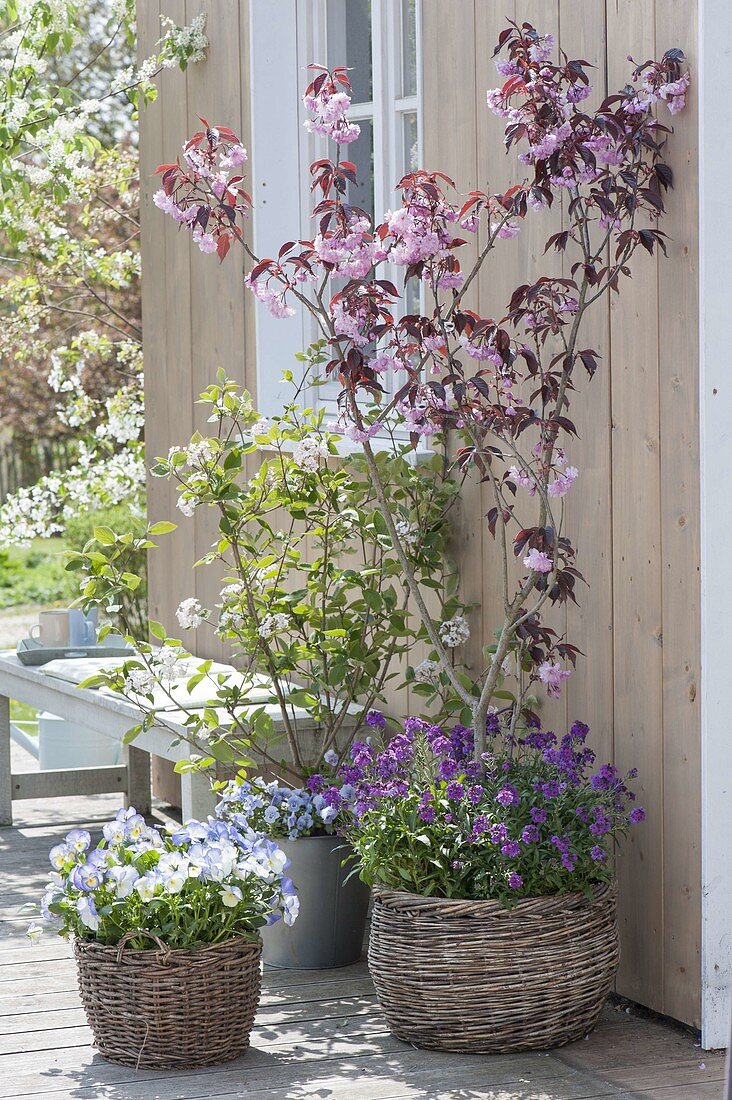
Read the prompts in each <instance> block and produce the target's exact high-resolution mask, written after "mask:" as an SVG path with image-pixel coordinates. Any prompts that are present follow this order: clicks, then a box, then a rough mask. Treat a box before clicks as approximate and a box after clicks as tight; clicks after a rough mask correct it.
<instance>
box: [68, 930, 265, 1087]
mask: <svg viewBox="0 0 732 1100" xmlns="http://www.w3.org/2000/svg"><path fill="white" fill-rule="evenodd" d="M140 935H146V936H149V937H150V939H151V940H154V941H155V943H156V944H157V945H158V949H157V950H155V949H151V950H148V951H139V950H131V949H130V948H128V946H127V944H128V943H129V940H130V939H132V938H139V936H140ZM261 950H262V944H261V941H260V940H256V941H255V942H252V941H251V940H247V939H243V938H241V937H236V938H234V939H230V940H225V941H224V942H222V943H212V944H201V945H200V946H198V947H194V948H186V949H180V950H170V949H169V948H168V947H166V946H165V944H164V943H162V942H161V941H160V940H159V939H158V938H157V936H154V935H152V934H151V933H149V932H136V933H128V934H127V936H124V937H123V938H122V940H121V941H120V943H119V944H118V945H116V946H115V947H103V946H102V945H101V944H98V943H85V942H84V941H82V940H77V941H76V942H75V944H74V954H75V955H76V965H77V970H78V975H79V990H80V992H81V1000H82V1003H83V1005H84V1011H85V1012H86V1018H87V1020H88V1021H89V1026H90V1027H91V1029H92V1031H93V1033H94V1043H95V1045H96V1046H97V1047H98V1049H99V1052H100V1053H101V1054H102V1055H103V1056H104V1057H105V1058H107V1059H108V1060H109V1061H110V1062H118V1063H119V1064H121V1065H124V1066H134V1067H135V1068H136V1069H181V1068H186V1069H192V1068H194V1067H197V1066H211V1065H217V1064H218V1063H219V1062H227V1061H229V1060H230V1059H232V1058H236V1057H237V1056H238V1055H240V1054H242V1053H243V1052H244V1051H245V1050H246V1048H247V1047H248V1046H249V1032H250V1031H251V1029H252V1024H253V1022H254V1015H255V1013H256V1011H257V1005H258V1004H259V992H260V985H261V974H260V966H259V957H260V954H261Z"/></svg>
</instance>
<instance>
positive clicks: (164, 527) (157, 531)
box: [148, 519, 178, 535]
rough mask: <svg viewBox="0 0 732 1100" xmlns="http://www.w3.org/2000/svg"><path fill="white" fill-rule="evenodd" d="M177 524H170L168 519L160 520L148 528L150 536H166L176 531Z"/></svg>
mask: <svg viewBox="0 0 732 1100" xmlns="http://www.w3.org/2000/svg"><path fill="white" fill-rule="evenodd" d="M177 529H178V524H177V523H171V522H170V520H168V519H161V520H159V521H158V522H157V523H153V525H152V527H150V528H148V531H149V534H151V535H167V534H168V533H169V532H170V531H177Z"/></svg>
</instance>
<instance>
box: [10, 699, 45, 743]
mask: <svg viewBox="0 0 732 1100" xmlns="http://www.w3.org/2000/svg"><path fill="white" fill-rule="evenodd" d="M10 720H11V722H17V723H18V725H20V728H21V729H22V730H23V733H27V734H28V736H29V737H35V736H36V735H37V733H38V711H37V710H36V708H35V707H29V706H28V704H27V703H16V701H15V700H14V699H13V700H11V703H10ZM29 722H32V723H33V725H27V724H26V723H29Z"/></svg>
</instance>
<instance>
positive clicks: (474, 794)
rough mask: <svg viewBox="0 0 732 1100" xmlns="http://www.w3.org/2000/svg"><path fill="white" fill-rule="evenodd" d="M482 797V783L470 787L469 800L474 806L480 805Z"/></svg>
mask: <svg viewBox="0 0 732 1100" xmlns="http://www.w3.org/2000/svg"><path fill="white" fill-rule="evenodd" d="M482 797H483V788H482V787H481V785H480V783H474V784H473V786H472V787H468V798H469V799H470V801H471V802H472V803H473V805H474V806H477V805H478V803H479V802H480V800H481V799H482Z"/></svg>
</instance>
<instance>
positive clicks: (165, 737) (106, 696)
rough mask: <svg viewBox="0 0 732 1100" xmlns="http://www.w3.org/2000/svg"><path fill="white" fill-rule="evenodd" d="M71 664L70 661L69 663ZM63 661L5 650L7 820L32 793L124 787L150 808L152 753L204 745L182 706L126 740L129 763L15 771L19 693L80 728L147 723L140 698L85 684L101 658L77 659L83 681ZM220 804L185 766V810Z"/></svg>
mask: <svg viewBox="0 0 732 1100" xmlns="http://www.w3.org/2000/svg"><path fill="white" fill-rule="evenodd" d="M70 663H71V662H63V664H64V665H66V666H68V665H69V664H70ZM116 663H119V660H118V661H117V662H116ZM60 664H61V662H56V661H52V662H50V663H49V664H48V665H41V666H38V667H35V666H25V665H22V664H21V663H20V661H19V660H18V658H17V656H16V654H15V652H14V651H5V652H0V826H3V825H12V823H13V802H14V801H18V800H20V799H27V798H53V797H61V796H64V795H84V794H106V793H109V792H111V791H119V792H121V793H123V794H124V796H125V805H128V806H134V807H135V809H137V810H138V811H139V812H140V813H149V811H150V804H151V790H150V754H151V753H152V754H154V755H155V756H161V757H163V758H164V759H166V760H171V761H174V762H175V761H177V760H184V759H186V758H187V757H189V756H190V754H191V752H192V751H196V749H195V747H194V746H192V745H191V743H190V734H189V732H188V730H187V729H186V727H185V724H184V722H185V717H186V716H185V713H184V712H183V711H181V710H176V709H167V710H166V712H165V713H164V715H163V713H162V708H161V715H160V718H161V724H160V725H154V726H153V727H152V728H151V729H149V730H147V731H146V732H144V733H141V734H140V735H139V736H138V737H137V739H136V740H135V742H134V744H133V745H125V746H123V753H124V755H123V760H124V763H123V764H121V765H110V766H106V767H94V768H63V769H60V770H57V771H37V772H13V771H12V770H11V766H10V739H11V723H10V702H11V700H13V699H14V700H16V701H18V702H20V703H26V704H28V705H29V706H32V707H35V708H36V709H38V710H39V711H41V710H45V711H49V712H50V713H51V714H56V715H58V716H59V717H60V718H65V719H67V720H69V721H71V722H77V723H78V724H79V725H80V726H84V727H86V728H87V729H90V730H94V731H95V732H97V733H99V734H101V735H103V736H104V737H110V738H112V739H113V740H115V741H121V740H122V738H123V736H124V734H125V733H126V732H127V730H129V729H130V728H131V727H132V726H134V725H136V724H137V723H138V722H139V721H140V718H141V712H140V710H139V708H138V707H137V706H136V704H135V703H134V702H133V701H131V700H129V699H126V698H122V697H121V696H118V695H115V694H112V693H111V692H107V691H106V690H101V691H97V690H95V689H91V688H83V689H82V688H79V687H78V686H77V685H78V683H79V682H81V681H82V680H83V679H85V678H86V677H87V676H89V675H91V674H92V672H93V671H94V667H93V662H91V661H89V660H79V661H75V662H74V663H73V664H74V669H73V674H74V675H75V678H76V682H74V680H71V679H64V678H60V672H61V673H64V672H65V671H66V670H65V669H61V670H59V667H58V666H59V665H60ZM216 670H217V671H225V672H226V674H227V676H230V677H231V678H232V679H239V680H241V677H240V674H239V673H238V672H237V671H236V669H234V668H233V667H232V666H231V665H220V666H216ZM188 675H190V672H189V673H188ZM259 682H260V687H259V690H257V689H255V690H254V691H253V692H250V693H249V696H248V700H249V702H248V705H249V706H250V707H255V706H261V705H262V704H263V702H264V700H265V699H266V698H267V697H268V696H269V690H268V688H267V686H266V681H265V680H264V678H262V677H260V678H259ZM178 690H180V691H182V692H183V695H182V697H183V698H187V696H186V695H185V689H184V688H183V687H182V685H181V687H179V689H178ZM203 690H205V689H203ZM243 709H246V708H243ZM265 709H266V711H267V712H268V713H269V714H270V715H271V717H272V719H273V722H274V725H275V729H277V728H278V727H281V722H282V719H281V715H280V711H279V707H278V706H277V705H276V704H271V703H270V704H266V705H265ZM352 712H353V714H354V715H355V714H356V713H357V712H358V707H353V708H352ZM292 714H293V717H295V718H296V719H297V720H298V723H300V724H302V723H303V722H304V723H305V724H306V725H307V721H308V720H307V715H306V713H305V712H304V711H303V710H301V708H299V707H292ZM163 721H164V723H165V724H164V725H163V724H162V722H163ZM354 722H355V717H354V719H353V720H351V721H350V722H349V725H350V728H351V729H352V728H353V723H354ZM178 736H185V737H187V738H188V740H187V741H186V740H183V741H180V742H178V743H177V744H176V739H177V737H178ZM198 751H199V752H200V753H201V754H202V755H208V750H207V749H206V748H205V746H198ZM215 804H216V796H215V794H214V793H213V792H212V791H211V787H210V783H209V781H208V779H207V777H206V776H205V775H204V774H202V773H201V772H184V773H183V774H182V775H181V809H182V813H183V819H184V820H187V819H188V818H205V817H206V816H207V815H208V814H210V813H212V812H213V809H214V806H215Z"/></svg>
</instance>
